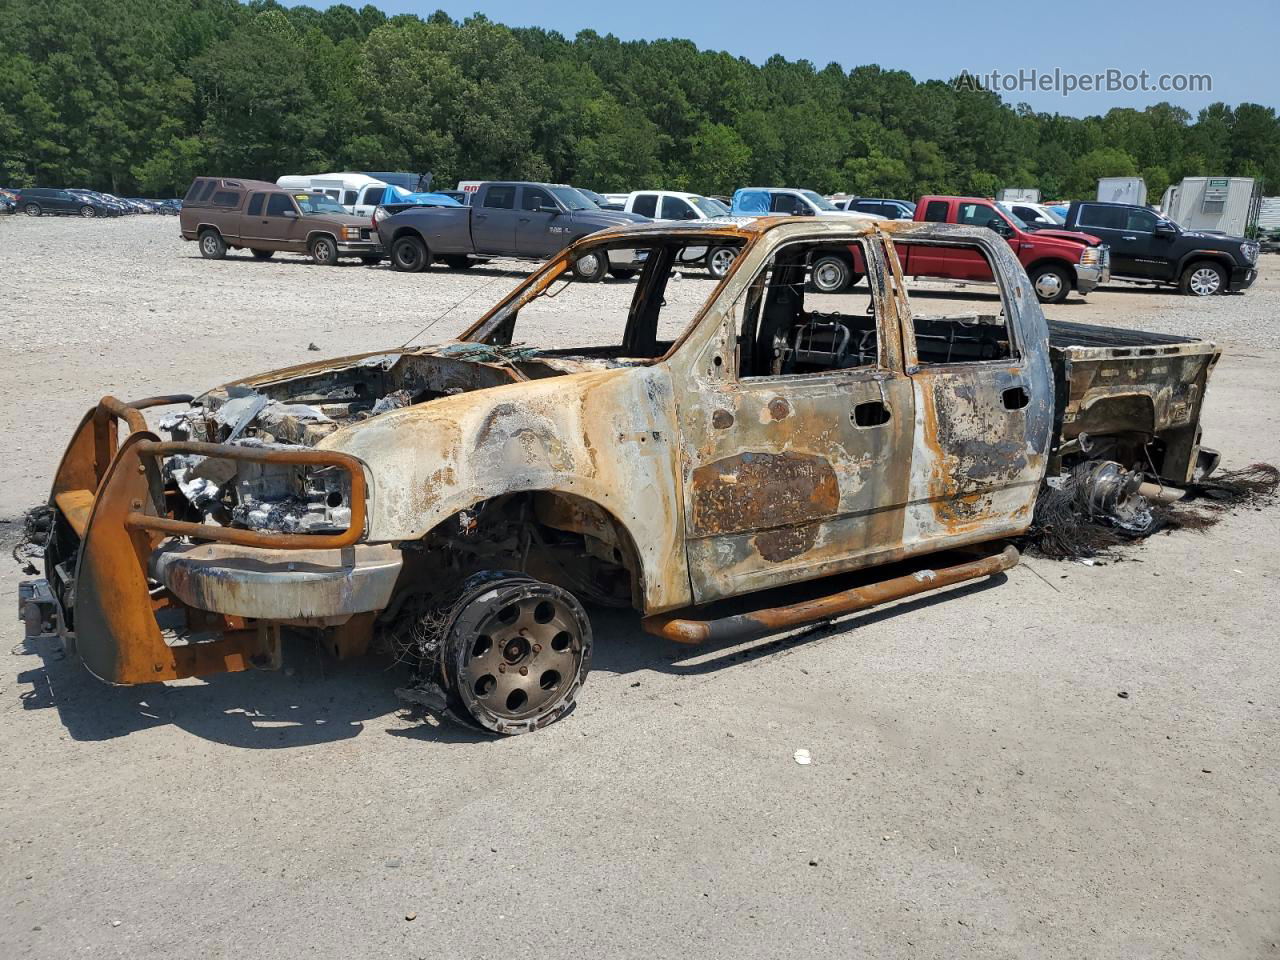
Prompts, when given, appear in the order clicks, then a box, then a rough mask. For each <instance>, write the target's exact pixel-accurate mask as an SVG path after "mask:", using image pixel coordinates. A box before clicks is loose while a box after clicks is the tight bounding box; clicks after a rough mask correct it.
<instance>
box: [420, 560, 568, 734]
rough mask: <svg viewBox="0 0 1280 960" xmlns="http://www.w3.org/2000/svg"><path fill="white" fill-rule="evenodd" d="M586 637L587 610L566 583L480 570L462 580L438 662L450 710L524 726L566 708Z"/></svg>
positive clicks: (509, 727)
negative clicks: (564, 584) (544, 581)
mask: <svg viewBox="0 0 1280 960" xmlns="http://www.w3.org/2000/svg"><path fill="white" fill-rule="evenodd" d="M591 643H592V636H591V623H590V621H589V620H588V618H587V614H586V611H585V610H584V609H583V608H582V604H580V603H579V602H578V600H577V598H576V597H574V595H573V594H571V593H570V592H569V591H567V590H564V589H562V588H560V587H557V586H554V585H553V584H550V583H543V582H542V581H540V580H535V579H534V578H532V577H529V576H526V575H524V574H521V573H513V572H509V571H494V570H486V571H483V572H481V573H477V574H473V575H472V576H470V577H468V578H467V580H466V581H465V582H464V583H463V584H462V588H461V590H460V591H459V594H458V599H457V601H456V602H455V603H454V605H453V608H452V609H451V610H450V612H449V615H448V617H447V619H446V621H445V624H444V627H443V630H442V639H441V647H440V650H439V652H438V656H439V661H438V662H439V666H440V672H441V674H442V680H443V681H444V683H443V685H444V687H445V689H446V691H447V693H448V696H449V700H450V702H451V705H452V706H453V707H454V708H455V709H456V712H458V713H461V714H464V715H466V716H469V717H470V718H471V719H472V720H473V721H474V722H475V723H477V724H479V725H480V726H481V727H484V728H485V729H486V730H491V731H493V732H494V733H500V734H508V735H509V734H517V733H529V732H531V731H533V730H538V729H540V728H542V727H545V726H546V725H547V724H549V723H554V722H555V721H556V720H559V719H560V718H561V717H563V716H565V715H566V714H567V713H569V712H570V711H571V710H572V709H573V707H574V704H575V702H576V696H577V693H578V688H579V687H581V686H582V684H583V683H584V682H585V681H586V679H587V673H588V671H589V670H590V669H591Z"/></svg>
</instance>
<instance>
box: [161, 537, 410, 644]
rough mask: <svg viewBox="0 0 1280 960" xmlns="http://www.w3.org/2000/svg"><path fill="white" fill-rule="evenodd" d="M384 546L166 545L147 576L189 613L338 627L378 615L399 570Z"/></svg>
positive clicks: (396, 558) (389, 549)
mask: <svg viewBox="0 0 1280 960" xmlns="http://www.w3.org/2000/svg"><path fill="white" fill-rule="evenodd" d="M401 565H402V564H401V554H400V551H399V550H397V549H396V548H395V547H392V546H390V545H389V544H356V545H355V546H354V547H348V548H347V549H345V550H271V549H266V548H262V547H239V546H236V545H235V544H230V543H184V542H182V541H181V540H166V541H165V542H164V543H162V544H161V545H160V546H158V547H157V548H156V549H155V552H153V553H152V554H151V562H150V569H151V578H152V579H153V580H155V581H156V582H157V583H160V584H162V585H163V586H164V587H165V588H166V589H167V590H168V591H169V592H170V593H171V594H173V596H174V597H176V598H177V599H178V600H180V601H182V602H183V603H185V604H186V605H187V606H189V607H195V608H197V609H199V610H207V611H210V612H212V613H220V614H225V615H229V616H235V617H245V618H248V619H255V620H275V621H282V622H295V623H296V622H302V621H306V622H327V621H343V620H346V619H347V618H348V617H351V616H352V615H354V614H357V613H372V612H374V611H378V610H383V609H385V608H386V607H387V605H388V604H389V603H390V602H391V593H392V590H393V589H394V587H395V584H396V579H397V578H398V577H399V576H400V569H401Z"/></svg>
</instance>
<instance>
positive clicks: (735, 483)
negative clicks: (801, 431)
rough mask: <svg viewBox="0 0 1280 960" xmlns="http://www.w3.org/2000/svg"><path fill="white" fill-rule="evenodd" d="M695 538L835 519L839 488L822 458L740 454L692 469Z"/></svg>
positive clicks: (833, 474) (807, 455)
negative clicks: (828, 518)
mask: <svg viewBox="0 0 1280 960" xmlns="http://www.w3.org/2000/svg"><path fill="white" fill-rule="evenodd" d="M692 487H693V522H692V528H693V531H694V535H695V536H706V535H710V534H720V533H737V532H740V531H744V530H760V529H764V528H773V527H782V526H786V525H788V524H797V523H807V522H808V521H810V520H818V519H821V518H823V517H831V516H834V515H835V513H836V511H837V509H838V507H839V505H840V484H839V481H837V479H836V474H835V470H833V469H832V467H831V464H830V463H829V462H828V461H827V460H826V459H824V458H823V457H816V456H813V455H810V454H803V453H791V452H787V453H741V454H738V455H737V456H734V457H727V458H725V459H724V460H716V461H715V462H714V463H708V464H706V465H704V466H701V467H698V468H697V469H696V470H694V471H693V483H692Z"/></svg>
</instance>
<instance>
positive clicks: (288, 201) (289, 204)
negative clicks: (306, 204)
mask: <svg viewBox="0 0 1280 960" xmlns="http://www.w3.org/2000/svg"><path fill="white" fill-rule="evenodd" d="M277 197H279V198H281V199H283V200H284V202H285V209H284V210H282V211H281V212H279V213H272V212H271V205H272V203H274V202H275V200H276V198H277ZM289 210H292V211H293V213H294V216H301V214H300V212H299V211H298V205H297V204H296V203H294V202H293V197H292V196H291V195H290V194H287V193H268V194H267V203H266V206H265V207H263V212H262V215H263V216H264V217H283V216H284V215H285V213H286V211H289Z"/></svg>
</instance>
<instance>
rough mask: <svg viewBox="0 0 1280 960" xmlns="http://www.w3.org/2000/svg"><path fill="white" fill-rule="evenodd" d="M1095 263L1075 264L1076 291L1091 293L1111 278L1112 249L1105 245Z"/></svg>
mask: <svg viewBox="0 0 1280 960" xmlns="http://www.w3.org/2000/svg"><path fill="white" fill-rule="evenodd" d="M1100 250H1101V255H1100V256H1099V258H1098V262H1097V263H1095V264H1083V263H1077V264H1075V270H1076V292H1077V293H1090V292H1092V291H1094V290H1096V289H1098V287H1100V286H1102V284H1104V283H1106V282H1107V281H1109V280H1110V279H1111V250H1110V248H1108V247H1106V246H1103V247H1101V248H1100Z"/></svg>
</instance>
